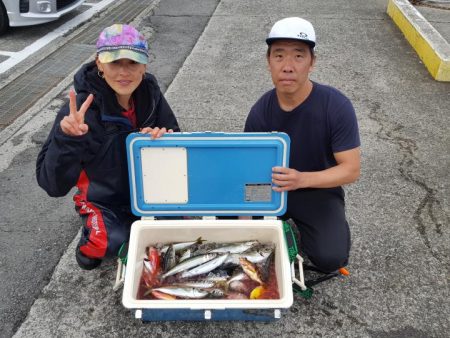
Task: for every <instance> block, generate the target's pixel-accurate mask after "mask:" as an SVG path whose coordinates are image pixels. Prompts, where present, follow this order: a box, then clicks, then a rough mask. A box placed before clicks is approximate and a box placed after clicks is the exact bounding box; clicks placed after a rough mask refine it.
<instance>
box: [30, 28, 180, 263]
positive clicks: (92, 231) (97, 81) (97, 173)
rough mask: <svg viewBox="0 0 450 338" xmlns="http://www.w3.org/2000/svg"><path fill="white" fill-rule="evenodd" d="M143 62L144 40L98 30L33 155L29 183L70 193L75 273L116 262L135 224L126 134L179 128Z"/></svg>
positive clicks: (122, 31) (130, 32)
mask: <svg viewBox="0 0 450 338" xmlns="http://www.w3.org/2000/svg"><path fill="white" fill-rule="evenodd" d="M147 62H148V46H147V41H146V39H145V37H144V36H143V35H142V34H141V33H139V32H138V31H137V30H136V29H135V28H134V27H132V26H129V25H121V24H115V25H112V26H110V27H107V28H105V29H104V30H103V31H102V32H101V34H100V36H99V38H98V40H97V56H96V58H95V60H94V61H91V62H89V63H87V64H85V65H83V66H82V67H81V69H80V70H79V71H78V72H77V73H76V74H75V77H74V87H75V90H76V92H77V95H76V96H75V93H74V92H73V91H71V92H70V94H69V98H70V100H69V103H67V104H65V105H64V106H63V107H62V108H61V110H60V111H59V113H58V115H57V116H56V119H55V123H54V125H53V128H52V130H51V131H50V134H49V136H48V138H47V141H46V142H45V144H44V145H43V147H42V150H41V152H40V153H39V155H38V159H37V164H36V178H37V181H38V183H39V185H40V186H41V187H42V188H43V189H44V190H45V191H46V192H47V193H48V194H49V195H50V196H53V197H59V196H64V195H66V194H67V193H68V192H69V191H70V190H71V189H72V188H73V187H74V186H76V187H77V192H76V193H75V195H74V197H73V199H74V202H75V209H76V210H77V211H78V213H79V215H80V216H81V218H82V220H83V223H84V224H83V230H82V232H81V238H80V241H79V243H78V245H77V248H76V253H75V257H76V260H77V263H78V265H79V266H80V267H81V268H82V269H86V270H90V269H94V268H96V267H98V266H99V265H100V264H101V262H102V260H103V259H104V258H105V257H115V256H117V255H118V253H119V249H120V248H121V246H122V244H123V243H125V242H127V241H128V238H129V235H130V228H131V224H132V223H133V222H134V221H135V220H137V219H138V217H137V216H135V215H133V214H132V213H131V208H130V188H129V184H128V167H127V152H126V144H125V139H126V137H127V135H128V134H129V133H131V132H133V131H138V130H140V131H141V132H143V133H148V134H150V135H151V137H152V138H158V137H161V136H163V135H164V133H166V132H169V133H170V132H173V131H179V130H180V129H179V127H178V122H177V120H176V118H175V116H174V114H173V112H172V109H171V108H170V106H169V104H168V103H167V101H166V99H165V98H164V96H163V94H162V93H161V90H160V89H159V86H158V83H157V81H156V79H155V77H154V76H153V75H151V74H149V73H147V72H146V71H147ZM78 107H79V108H78Z"/></svg>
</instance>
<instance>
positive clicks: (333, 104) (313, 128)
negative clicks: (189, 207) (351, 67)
mask: <svg viewBox="0 0 450 338" xmlns="http://www.w3.org/2000/svg"><path fill="white" fill-rule="evenodd" d="M245 131H246V132H271V131H278V132H285V133H287V134H288V135H289V137H290V138H291V146H290V147H291V153H290V159H289V167H290V168H294V169H297V170H298V171H320V170H325V169H328V168H330V167H333V166H335V165H336V160H335V159H334V156H333V153H336V152H341V151H344V150H349V149H353V148H356V147H359V145H360V140H359V132H358V123H357V120H356V114H355V110H354V109H353V105H352V103H351V102H350V100H349V99H348V98H347V97H345V96H344V94H342V93H341V92H340V91H338V90H337V89H335V88H332V87H329V86H325V85H322V84H319V83H316V82H313V88H312V91H311V93H310V95H309V96H308V97H307V98H306V100H305V101H304V102H303V103H301V104H300V105H299V106H297V107H296V108H294V109H293V110H292V111H290V112H286V111H283V110H282V109H281V107H280V105H279V104H278V99H277V94H276V92H275V89H272V90H270V91H268V92H267V93H265V94H264V95H263V96H262V97H261V98H260V99H259V100H258V101H257V102H256V103H255V105H254V106H253V107H252V108H251V110H250V113H249V115H248V117H247V121H246V123H245Z"/></svg>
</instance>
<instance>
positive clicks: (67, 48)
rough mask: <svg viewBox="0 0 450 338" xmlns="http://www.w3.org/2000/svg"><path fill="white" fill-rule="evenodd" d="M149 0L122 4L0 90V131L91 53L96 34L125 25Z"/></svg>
mask: <svg viewBox="0 0 450 338" xmlns="http://www.w3.org/2000/svg"><path fill="white" fill-rule="evenodd" d="M152 2H153V0H133V1H125V2H124V3H123V4H121V5H119V6H117V8H115V9H114V10H113V11H111V12H110V13H108V15H106V16H104V17H102V18H100V19H99V20H96V22H95V23H92V24H91V25H90V26H89V28H87V29H85V30H84V32H81V33H80V34H79V35H77V36H75V37H74V38H72V39H71V40H70V41H68V42H67V43H66V44H65V45H64V46H63V47H62V48H60V49H58V50H57V51H55V52H53V53H52V54H50V55H49V56H48V57H47V58H45V59H44V60H42V61H41V62H39V63H38V64H36V65H35V66H33V67H32V68H30V69H29V70H28V71H27V72H26V73H24V74H22V75H20V76H19V77H18V78H17V79H15V80H14V81H13V82H11V83H10V84H8V85H6V86H5V87H3V88H2V89H0V97H1V101H0V130H3V129H4V128H5V127H7V126H8V125H10V124H11V123H12V122H14V120H15V119H16V118H17V117H19V116H20V115H22V114H23V113H24V112H26V111H27V110H28V109H29V108H30V107H32V106H33V104H34V103H36V102H37V101H38V100H39V99H40V98H41V97H42V96H43V95H45V94H47V93H48V92H49V91H50V90H51V89H52V88H54V87H55V86H57V85H58V83H59V82H61V81H62V80H63V79H65V78H66V77H67V76H68V75H69V74H70V73H71V72H72V71H73V70H74V69H76V68H78V67H79V66H80V62H81V61H83V60H86V59H87V58H88V57H89V56H90V55H92V54H94V53H95V42H96V41H97V38H98V35H99V33H100V31H101V30H102V29H103V28H105V27H107V26H110V25H112V24H114V23H129V22H131V21H132V20H133V19H134V18H135V17H136V16H137V15H138V14H140V13H141V12H142V11H144V10H145V9H146V8H147V7H148V6H149V4H151V3H152Z"/></svg>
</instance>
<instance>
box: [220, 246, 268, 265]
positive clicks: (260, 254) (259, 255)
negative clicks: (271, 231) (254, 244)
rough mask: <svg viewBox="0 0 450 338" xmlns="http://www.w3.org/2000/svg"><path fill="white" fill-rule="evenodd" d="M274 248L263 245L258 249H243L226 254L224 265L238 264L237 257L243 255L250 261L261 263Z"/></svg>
mask: <svg viewBox="0 0 450 338" xmlns="http://www.w3.org/2000/svg"><path fill="white" fill-rule="evenodd" d="M273 250H274V248H273V247H272V246H263V247H261V248H260V249H256V250H253V249H252V251H250V250H248V251H245V252H243V253H233V254H230V256H228V259H227V260H226V262H225V263H224V264H225V265H239V258H240V257H244V258H246V259H247V260H248V261H250V262H252V263H262V262H265V261H266V260H267V258H268V257H269V256H270V255H271V254H272V252H273Z"/></svg>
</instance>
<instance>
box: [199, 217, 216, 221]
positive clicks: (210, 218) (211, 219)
mask: <svg viewBox="0 0 450 338" xmlns="http://www.w3.org/2000/svg"><path fill="white" fill-rule="evenodd" d="M202 219H204V220H208V221H215V220H216V216H202Z"/></svg>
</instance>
